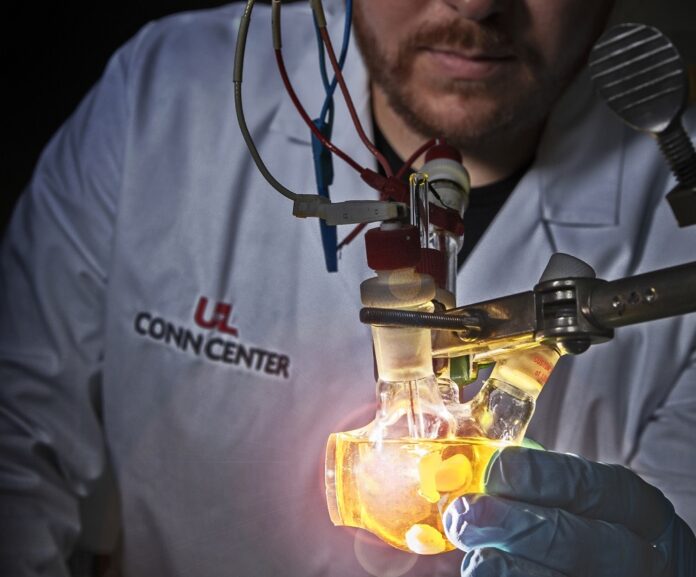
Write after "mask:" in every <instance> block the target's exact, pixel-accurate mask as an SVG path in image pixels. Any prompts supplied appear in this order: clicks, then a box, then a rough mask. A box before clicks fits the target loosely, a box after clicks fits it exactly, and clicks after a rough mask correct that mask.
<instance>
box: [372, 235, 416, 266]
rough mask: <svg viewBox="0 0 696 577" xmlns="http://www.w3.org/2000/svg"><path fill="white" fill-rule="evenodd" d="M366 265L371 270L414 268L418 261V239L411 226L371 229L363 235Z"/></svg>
mask: <svg viewBox="0 0 696 577" xmlns="http://www.w3.org/2000/svg"><path fill="white" fill-rule="evenodd" d="M365 248H366V250H367V264H368V266H369V267H370V268H371V269H372V270H396V269H399V268H408V267H415V266H417V265H418V262H419V261H420V257H421V255H420V237H419V235H418V229H417V228H416V227H415V226H413V225H408V226H404V227H401V228H396V229H387V230H385V229H382V228H372V229H370V230H368V231H367V233H366V234H365Z"/></svg>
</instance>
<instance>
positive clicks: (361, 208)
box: [319, 200, 408, 224]
mask: <svg viewBox="0 0 696 577" xmlns="http://www.w3.org/2000/svg"><path fill="white" fill-rule="evenodd" d="M406 214H408V209H407V207H406V205H405V204H401V203H397V202H385V201H381V200H348V201H345V202H337V203H334V204H329V205H323V206H322V207H321V209H320V214H319V218H323V219H324V220H325V221H326V222H327V223H328V224H358V223H362V222H380V221H383V220H393V219H399V218H404V217H405V216H406Z"/></svg>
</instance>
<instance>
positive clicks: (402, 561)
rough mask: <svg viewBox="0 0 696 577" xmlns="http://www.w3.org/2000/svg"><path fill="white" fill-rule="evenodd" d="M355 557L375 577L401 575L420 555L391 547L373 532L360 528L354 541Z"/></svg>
mask: <svg viewBox="0 0 696 577" xmlns="http://www.w3.org/2000/svg"><path fill="white" fill-rule="evenodd" d="M353 549H354V551H355V557H356V558H357V560H358V562H359V563H360V565H361V566H362V568H363V569H365V571H367V572H368V573H369V574H370V575H373V576H374V577H400V576H401V575H403V574H404V573H407V572H408V571H410V570H411V568H412V567H413V566H414V565H415V564H416V562H417V561H418V555H416V554H415V553H407V552H406V551H400V550H399V549H395V548H393V547H390V546H389V545H387V544H386V543H384V542H383V541H381V540H380V539H378V538H377V537H375V536H374V535H372V534H371V533H368V532H367V531H362V530H358V531H356V533H355V540H354V542H353Z"/></svg>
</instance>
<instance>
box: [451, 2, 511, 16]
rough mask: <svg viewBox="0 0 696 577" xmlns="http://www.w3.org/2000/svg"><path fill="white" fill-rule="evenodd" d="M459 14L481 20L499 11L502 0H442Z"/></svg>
mask: <svg viewBox="0 0 696 577" xmlns="http://www.w3.org/2000/svg"><path fill="white" fill-rule="evenodd" d="M444 1H445V4H447V5H448V6H449V7H450V8H451V9H452V10H455V11H456V12H457V13H458V14H459V15H460V16H462V17H464V18H469V19H471V20H476V21H481V20H485V19H486V18H488V17H490V16H492V15H494V14H496V13H498V12H500V10H501V7H502V4H503V2H504V0H444Z"/></svg>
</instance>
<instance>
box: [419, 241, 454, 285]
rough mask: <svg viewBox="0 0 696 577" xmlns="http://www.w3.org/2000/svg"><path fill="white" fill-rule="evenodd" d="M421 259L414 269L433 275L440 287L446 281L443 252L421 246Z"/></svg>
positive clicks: (445, 264)
mask: <svg viewBox="0 0 696 577" xmlns="http://www.w3.org/2000/svg"><path fill="white" fill-rule="evenodd" d="M420 252H421V259H420V262H419V263H418V266H417V267H416V271H418V272H419V273H422V274H429V275H430V276H431V277H433V280H434V281H435V284H436V285H437V286H438V287H440V288H441V289H443V288H445V284H446V283H447V263H446V262H445V254H444V253H442V252H440V251H439V250H436V249H434V248H422V249H421V251H420Z"/></svg>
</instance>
